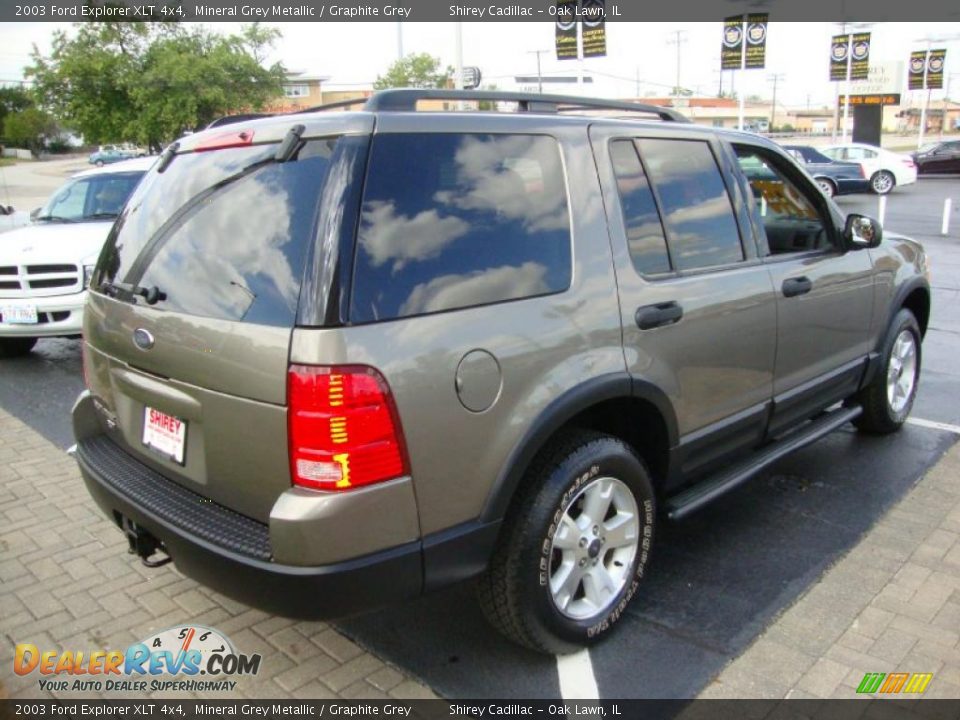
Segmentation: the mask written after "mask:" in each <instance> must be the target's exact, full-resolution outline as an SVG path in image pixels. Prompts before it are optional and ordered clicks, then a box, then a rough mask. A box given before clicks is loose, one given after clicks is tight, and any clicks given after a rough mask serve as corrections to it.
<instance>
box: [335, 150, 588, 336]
mask: <svg viewBox="0 0 960 720" xmlns="http://www.w3.org/2000/svg"><path fill="white" fill-rule="evenodd" d="M564 177H565V173H564V170H563V165H562V163H561V161H560V151H559V147H558V145H557V142H556V140H554V139H553V138H550V137H546V136H541V135H489V134H462V133H443V134H439V133H409V134H407V133H399V134H384V135H377V136H375V137H374V139H373V143H372V149H371V155H370V162H369V170H368V173H367V181H366V187H365V188H364V197H363V204H362V210H361V217H360V229H359V232H358V235H357V257H356V263H355V269H354V281H353V298H352V303H351V311H350V318H351V320H352V321H353V322H372V321H376V320H388V319H391V318H400V317H408V316H411V315H423V314H427V313H434V312H441V311H444V310H453V309H456V308H464V307H471V306H476V305H485V304H489V303H496V302H503V301H506V300H517V299H521V298H529V297H535V296H539V295H548V294H552V293H558V292H563V291H564V290H566V289H567V287H569V285H570V277H571V274H572V264H571V249H570V217H569V212H568V209H567V192H566V186H565V182H564Z"/></svg>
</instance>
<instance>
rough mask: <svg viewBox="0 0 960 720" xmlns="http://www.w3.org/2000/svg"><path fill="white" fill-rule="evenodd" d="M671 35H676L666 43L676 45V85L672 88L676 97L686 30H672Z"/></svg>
mask: <svg viewBox="0 0 960 720" xmlns="http://www.w3.org/2000/svg"><path fill="white" fill-rule="evenodd" d="M672 34H673V35H676V37H675V38H674V39H672V40H667V45H676V46H677V85H676V87H675V88H674V94H675V95H677V96H678V97H679V96H680V94H681V92H680V55H681V53H682V51H683V47H682V46H683V44H684V43H685V42H686V41H687V37H686V36H687V31H686V30H674V31H673V33H672Z"/></svg>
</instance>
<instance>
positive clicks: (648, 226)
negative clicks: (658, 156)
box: [610, 140, 670, 275]
mask: <svg viewBox="0 0 960 720" xmlns="http://www.w3.org/2000/svg"><path fill="white" fill-rule="evenodd" d="M610 159H611V160H612V161H613V172H614V174H615V175H616V177H617V190H618V191H619V193H620V205H621V207H622V208H623V222H624V227H625V229H626V232H627V247H628V248H629V250H630V259H631V260H632V261H633V267H634V268H636V270H637V272H638V273H640V274H641V275H654V274H657V273H665V272H670V255H669V253H668V252H667V239H666V237H665V236H664V234H663V224H662V223H661V222H660V213H659V212H657V203H656V201H655V200H654V199H653V191H652V190H651V189H650V183H649V182H647V176H646V174H645V173H644V172H643V166H642V165H641V164H640V158H639V157H638V156H637V149H636V147H634V144H633V141H631V140H615V141H614V142H612V143H611V144H610Z"/></svg>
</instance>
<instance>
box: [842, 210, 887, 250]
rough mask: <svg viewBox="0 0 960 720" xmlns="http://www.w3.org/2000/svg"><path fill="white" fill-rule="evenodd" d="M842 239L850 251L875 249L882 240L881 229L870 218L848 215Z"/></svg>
mask: <svg viewBox="0 0 960 720" xmlns="http://www.w3.org/2000/svg"><path fill="white" fill-rule="evenodd" d="M843 239H844V240H845V241H846V243H847V247H848V248H850V249H852V250H858V249H862V248H875V247H877V246H879V245H880V241H881V240H882V239H883V228H882V227H881V226H880V222H879V221H878V220H874V219H873V218H872V217H867V216H866V215H858V214H857V213H850V214H849V215H847V224H846V226H845V227H844V228H843Z"/></svg>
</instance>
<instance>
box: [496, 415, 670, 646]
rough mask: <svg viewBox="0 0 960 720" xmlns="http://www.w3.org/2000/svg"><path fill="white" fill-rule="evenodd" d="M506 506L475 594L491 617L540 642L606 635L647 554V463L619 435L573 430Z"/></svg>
mask: <svg viewBox="0 0 960 720" xmlns="http://www.w3.org/2000/svg"><path fill="white" fill-rule="evenodd" d="M526 479H527V480H529V482H528V483H527V488H528V490H527V492H526V493H524V494H523V495H522V496H520V497H519V498H518V503H517V505H516V506H515V507H514V508H513V510H512V511H511V512H510V513H509V514H508V516H507V520H506V523H505V526H504V528H503V530H502V532H501V536H500V539H499V541H498V545H497V548H496V550H495V551H494V554H493V557H492V558H491V561H490V565H489V567H488V569H487V570H486V572H485V573H484V575H482V576H481V577H480V579H479V582H478V587H477V594H478V598H479V600H480V605H481V607H482V608H483V611H484V614H485V615H486V616H487V619H488V620H489V621H490V622H491V624H492V625H493V626H494V627H496V628H497V629H498V630H500V632H502V633H503V634H504V635H506V636H507V637H508V638H510V639H511V640H513V641H514V642H517V643H519V644H521V645H525V646H527V647H529V648H532V649H533V650H536V651H538V652H545V653H551V654H560V653H568V652H572V651H574V650H577V649H579V648H581V647H583V646H584V645H588V644H591V643H593V642H596V641H598V640H600V639H601V638H603V637H605V636H606V635H607V634H608V633H609V632H610V631H611V630H612V628H613V627H614V625H615V624H616V622H617V620H619V619H620V617H621V616H622V615H623V611H624V609H625V608H626V607H627V605H628V604H629V602H630V600H631V599H632V598H633V596H634V594H635V593H636V590H637V587H638V585H639V583H640V580H641V579H642V578H643V575H644V573H645V571H646V567H647V564H648V562H649V559H650V550H651V546H652V543H653V536H654V525H655V499H654V493H653V486H652V484H651V482H650V476H649V473H648V472H647V470H646V467H645V466H644V464H643V462H642V461H641V460H640V459H639V458H638V457H637V455H636V454H635V453H634V452H633V450H632V449H631V448H630V447H629V446H628V445H627V444H626V443H624V442H622V441H621V440H619V439H617V438H614V437H611V436H609V435H602V434H600V433H594V432H576V433H572V434H570V435H568V436H566V437H564V438H562V439H560V440H558V441H557V442H554V443H552V444H551V445H550V447H548V448H547V449H546V450H545V451H544V452H542V453H541V454H540V456H539V457H538V460H537V461H536V462H535V463H534V465H533V466H532V467H531V469H530V471H529V475H528V477H527V478H526Z"/></svg>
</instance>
